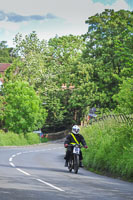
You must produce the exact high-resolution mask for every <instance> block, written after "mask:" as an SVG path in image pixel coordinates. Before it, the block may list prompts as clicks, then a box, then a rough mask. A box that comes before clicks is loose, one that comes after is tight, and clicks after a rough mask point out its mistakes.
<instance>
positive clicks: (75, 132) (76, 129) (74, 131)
mask: <svg viewBox="0 0 133 200" xmlns="http://www.w3.org/2000/svg"><path fill="white" fill-rule="evenodd" d="M79 131H80V128H79V127H78V126H77V125H74V126H73V127H72V133H74V134H78V133H79Z"/></svg>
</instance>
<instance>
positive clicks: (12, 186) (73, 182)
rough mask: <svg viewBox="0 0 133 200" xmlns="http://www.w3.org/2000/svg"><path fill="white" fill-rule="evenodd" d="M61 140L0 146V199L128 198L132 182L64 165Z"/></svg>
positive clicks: (63, 150)
mask: <svg viewBox="0 0 133 200" xmlns="http://www.w3.org/2000/svg"><path fill="white" fill-rule="evenodd" d="M64 154H65V149H64V148H63V140H58V141H56V142H51V143H46V144H42V145H33V146H27V147H0V200H23V199H24V200H68V199H69V200H70V199H72V200H132V199H133V184H132V183H129V182H125V181H121V180H119V179H113V178H109V177H106V176H100V175H96V174H94V173H91V172H89V171H87V170H85V169H81V168H80V169H79V173H78V174H74V173H73V172H71V173H70V172H68V169H67V168H65V167H64Z"/></svg>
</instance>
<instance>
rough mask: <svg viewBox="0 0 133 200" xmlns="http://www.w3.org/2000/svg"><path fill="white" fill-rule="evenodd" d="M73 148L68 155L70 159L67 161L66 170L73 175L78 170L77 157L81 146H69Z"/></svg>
mask: <svg viewBox="0 0 133 200" xmlns="http://www.w3.org/2000/svg"><path fill="white" fill-rule="evenodd" d="M69 146H72V147H73V151H72V153H71V155H70V159H69V161H68V169H69V171H70V172H71V171H72V169H73V170H74V172H75V174H77V173H78V169H79V164H80V163H79V162H80V161H79V155H80V149H81V147H82V146H81V145H80V144H74V145H72V144H71V145H69Z"/></svg>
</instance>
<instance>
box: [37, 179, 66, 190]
mask: <svg viewBox="0 0 133 200" xmlns="http://www.w3.org/2000/svg"><path fill="white" fill-rule="evenodd" d="M36 180H37V181H39V182H41V183H44V184H45V185H48V186H50V187H52V188H54V189H56V190H59V191H61V192H64V190H62V189H61V188H59V187H56V186H54V185H52V184H50V183H48V182H46V181H43V180H41V179H36Z"/></svg>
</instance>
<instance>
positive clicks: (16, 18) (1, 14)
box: [0, 10, 58, 23]
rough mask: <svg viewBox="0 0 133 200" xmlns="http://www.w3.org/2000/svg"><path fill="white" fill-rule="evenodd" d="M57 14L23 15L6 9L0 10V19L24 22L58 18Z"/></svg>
mask: <svg viewBox="0 0 133 200" xmlns="http://www.w3.org/2000/svg"><path fill="white" fill-rule="evenodd" d="M56 18H58V17H56V16H55V15H53V14H51V13H48V14H47V15H44V16H42V15H29V16H23V15H19V14H16V13H5V12H4V11H2V10H0V21H7V22H15V23H17V22H24V21H32V20H36V21H41V20H46V19H56Z"/></svg>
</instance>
